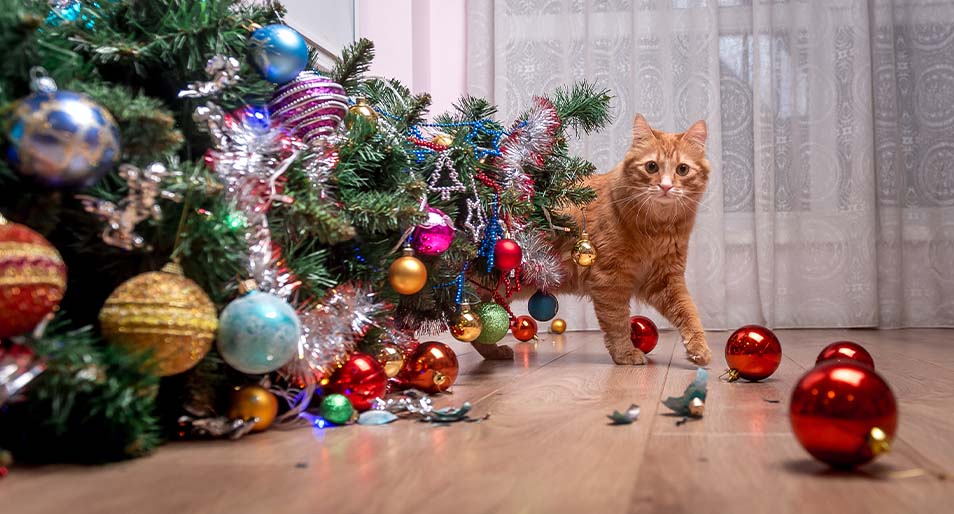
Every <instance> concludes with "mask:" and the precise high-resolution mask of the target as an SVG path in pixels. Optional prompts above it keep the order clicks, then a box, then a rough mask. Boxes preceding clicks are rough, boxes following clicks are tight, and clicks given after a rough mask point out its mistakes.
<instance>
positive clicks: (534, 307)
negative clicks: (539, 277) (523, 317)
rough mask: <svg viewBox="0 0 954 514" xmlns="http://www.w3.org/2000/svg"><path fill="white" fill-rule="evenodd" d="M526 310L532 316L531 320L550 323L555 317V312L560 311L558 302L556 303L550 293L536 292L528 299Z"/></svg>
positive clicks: (555, 299)
mask: <svg viewBox="0 0 954 514" xmlns="http://www.w3.org/2000/svg"><path fill="white" fill-rule="evenodd" d="M527 308H528V309H529V310H530V315H531V316H533V319H535V320H537V321H550V320H551V319H553V318H554V317H555V316H556V315H557V311H558V310H560V302H559V301H557V297H556V296H553V295H552V294H550V293H544V292H543V291H537V292H536V293H533V296H531V297H530V302H529V303H528V304H527Z"/></svg>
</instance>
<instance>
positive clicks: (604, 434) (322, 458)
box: [0, 330, 954, 514]
mask: <svg viewBox="0 0 954 514" xmlns="http://www.w3.org/2000/svg"><path fill="white" fill-rule="evenodd" d="M778 334H779V336H780V339H781V340H782V346H783V350H784V353H785V359H784V360H783V361H782V365H781V367H780V368H779V370H778V371H777V372H776V374H775V375H774V376H773V377H772V378H770V379H769V380H766V381H765V382H763V383H757V384H752V383H743V382H737V383H724V382H720V381H719V380H717V379H715V375H718V374H719V372H721V371H722V367H723V364H724V362H723V360H722V351H723V342H724V341H725V339H726V337H727V335H728V334H727V333H712V334H710V341H711V342H712V343H713V355H715V356H716V357H715V361H714V363H713V365H712V366H711V370H712V371H713V379H712V380H710V385H709V388H710V389H709V400H708V401H707V404H706V416H705V418H704V419H702V420H699V421H691V422H689V423H686V424H683V425H677V424H676V421H678V419H679V418H676V417H671V416H669V415H667V414H666V413H665V412H664V410H665V408H661V405H660V399H661V398H665V397H667V396H670V395H679V394H681V392H682V390H683V388H685V386H686V385H687V384H688V383H689V382H690V381H691V380H692V377H693V375H694V373H695V371H694V368H693V367H692V366H690V365H689V364H688V363H687V361H686V360H685V359H684V358H683V354H682V348H681V345H679V344H677V341H676V339H677V336H676V335H675V334H674V333H671V332H670V333H664V334H663V336H662V338H661V341H660V344H659V346H658V347H657V348H656V349H655V350H654V351H653V352H652V353H651V354H650V358H651V361H652V362H651V363H650V364H649V365H647V366H641V367H618V366H614V365H612V364H611V361H610V360H609V357H608V356H607V354H606V353H605V351H604V350H603V348H602V344H601V343H600V341H599V336H598V334H595V333H568V334H565V335H563V336H552V335H550V334H543V336H544V338H543V340H541V341H540V342H538V343H536V344H530V343H523V344H518V345H516V347H515V349H516V360H515V361H514V362H507V363H501V362H484V361H482V360H481V359H480V357H479V356H478V355H477V354H475V353H474V352H473V351H472V350H470V348H469V347H467V346H465V345H461V344H457V343H455V345H454V348H455V349H456V350H458V351H459V357H460V360H461V370H462V374H461V376H460V378H459V379H458V382H457V385H456V386H455V387H454V394H453V395H448V396H446V397H444V398H443V399H441V400H440V402H441V403H442V404H445V405H451V404H460V403H462V402H463V401H465V400H468V401H470V402H472V403H473V404H474V405H475V409H474V413H475V414H476V415H483V414H485V413H491V417H490V419H489V420H487V421H485V422H482V423H473V424H456V425H451V426H444V427H435V426H430V425H427V424H423V423H417V422H410V421H400V422H398V423H395V424H392V425H387V426H377V427H364V426H353V427H347V428H334V429H324V430H319V429H315V430H308V429H302V430H297V431H291V432H276V431H272V432H267V433H264V434H260V435H256V436H252V437H248V438H246V439H243V440H240V441H237V442H227V441H214V442H193V443H177V444H171V445H167V446H165V447H163V448H161V449H160V451H158V452H157V453H156V454H155V455H153V456H151V457H148V458H144V459H140V460H136V461H133V462H127V463H121V464H114V465H110V466H105V467H92V468H90V467H62V466H58V467H45V468H39V469H23V468H15V469H13V470H12V472H11V474H10V476H9V477H7V478H6V479H3V480H0V512H3V513H7V512H9V513H11V514H14V513H16V514H33V513H58V512H69V513H71V514H84V513H96V514H101V513H123V514H126V513H134V514H151V513H182V514H198V513H227V514H239V513H255V514H262V513H281V514H292V513H329V514H332V513H334V514H342V513H344V514H346V513H386V514H399V513H405V512H407V513H412V512H413V513H426V512H438V513H450V514H463V513H471V512H480V513H557V512H586V513H601V512H667V513H679V512H686V513H708V512H712V513H724V514H731V513H760V512H771V513H772V514H783V513H796V512H799V513H801V512H813V513H828V512H830V513H836V514H851V513H866V514H871V513H881V512H884V513H933V512H938V513H940V512H954V481H952V480H954V479H951V478H949V479H948V480H947V481H942V480H939V479H937V478H935V477H932V476H914V477H908V478H900V476H905V475H904V474H901V475H900V476H899V474H898V473H897V472H901V471H906V470H911V469H914V468H922V469H929V470H936V471H937V470H943V471H946V472H947V473H948V474H949V475H950V473H951V472H952V471H954V330H901V331H868V330H864V331H834V330H828V331H821V330H802V331H779V333H778ZM842 338H848V339H852V340H855V341H858V342H860V343H862V344H863V345H865V346H866V347H867V348H868V349H869V350H870V351H871V353H872V354H873V355H874V358H875V361H876V365H877V367H878V371H880V372H881V373H882V374H883V375H884V376H885V378H886V379H887V380H888V382H889V383H890V384H891V386H892V387H893V389H894V391H895V394H896V395H897V396H898V400H899V403H900V409H901V415H900V427H899V436H898V440H897V441H896V445H895V450H894V451H893V452H892V453H890V454H888V455H886V456H884V457H882V458H881V459H879V460H878V461H877V462H876V463H874V464H872V465H869V466H868V467H866V468H864V469H863V470H862V471H858V472H854V473H842V472H832V471H829V470H827V469H826V467H825V466H824V465H821V464H819V463H817V462H815V461H813V460H811V459H810V458H809V456H808V454H807V453H805V452H804V451H803V450H802V448H801V447H800V446H799V445H798V442H797V441H796V440H795V439H794V437H793V436H792V434H791V432H790V429H789V423H788V416H787V409H788V400H789V394H790V393H791V389H792V386H793V384H794V382H795V380H796V379H797V378H798V377H799V376H800V375H801V374H802V373H803V371H804V370H805V369H806V368H808V367H809V366H811V365H812V364H813V363H814V358H815V355H816V354H817V352H818V351H819V349H820V348H821V347H822V346H823V345H824V344H826V343H827V342H831V341H833V340H836V339H842ZM767 400H780V403H770V402H769V401H767ZM630 403H637V404H639V405H641V406H642V416H641V417H640V419H639V421H637V422H636V423H635V424H633V425H629V426H608V425H607V423H606V422H607V419H606V414H608V413H609V412H611V411H612V410H613V409H623V408H625V407H627V406H629V404H630ZM914 474H916V473H914Z"/></svg>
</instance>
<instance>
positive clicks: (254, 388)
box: [229, 385, 278, 432]
mask: <svg viewBox="0 0 954 514" xmlns="http://www.w3.org/2000/svg"><path fill="white" fill-rule="evenodd" d="M277 415H278V398H275V395H274V394H272V392H271V391H269V390H268V389H265V388H264V387H262V386H260V385H247V386H242V387H239V388H238V389H236V390H235V392H233V393H232V403H231V405H230V406H229V418H231V419H244V420H250V419H252V418H258V421H257V422H256V423H255V425H253V426H252V431H253V432H261V431H263V430H265V429H266V428H268V427H270V426H272V423H273V422H274V421H275V416H277Z"/></svg>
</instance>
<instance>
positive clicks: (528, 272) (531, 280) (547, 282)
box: [514, 230, 566, 291]
mask: <svg viewBox="0 0 954 514" xmlns="http://www.w3.org/2000/svg"><path fill="white" fill-rule="evenodd" d="M514 239H515V240H516V241H517V244H518V245H520V248H521V249H522V250H523V262H522V264H521V268H520V280H521V282H523V283H524V284H527V285H530V286H533V287H536V288H537V289H540V290H543V291H552V290H555V289H556V288H558V287H560V285H561V284H562V283H563V281H564V280H565V279H566V270H564V269H563V261H562V259H560V256H558V255H555V254H554V253H553V246H552V244H551V243H550V242H549V241H548V240H547V239H546V238H544V237H543V236H542V235H541V234H540V233H538V232H536V231H532V230H520V231H517V232H516V234H515V235H514Z"/></svg>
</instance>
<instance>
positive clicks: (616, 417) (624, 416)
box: [606, 403, 639, 425]
mask: <svg viewBox="0 0 954 514" xmlns="http://www.w3.org/2000/svg"><path fill="white" fill-rule="evenodd" d="M606 417H607V418H609V419H610V421H611V423H610V425H630V424H632V423H633V422H634V421H636V420H637V419H639V405H636V404H635V403H634V404H632V405H630V406H629V408H628V409H626V410H624V411H623V412H620V411H618V410H614V411H613V413H612V414H608V415H607V416H606Z"/></svg>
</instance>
